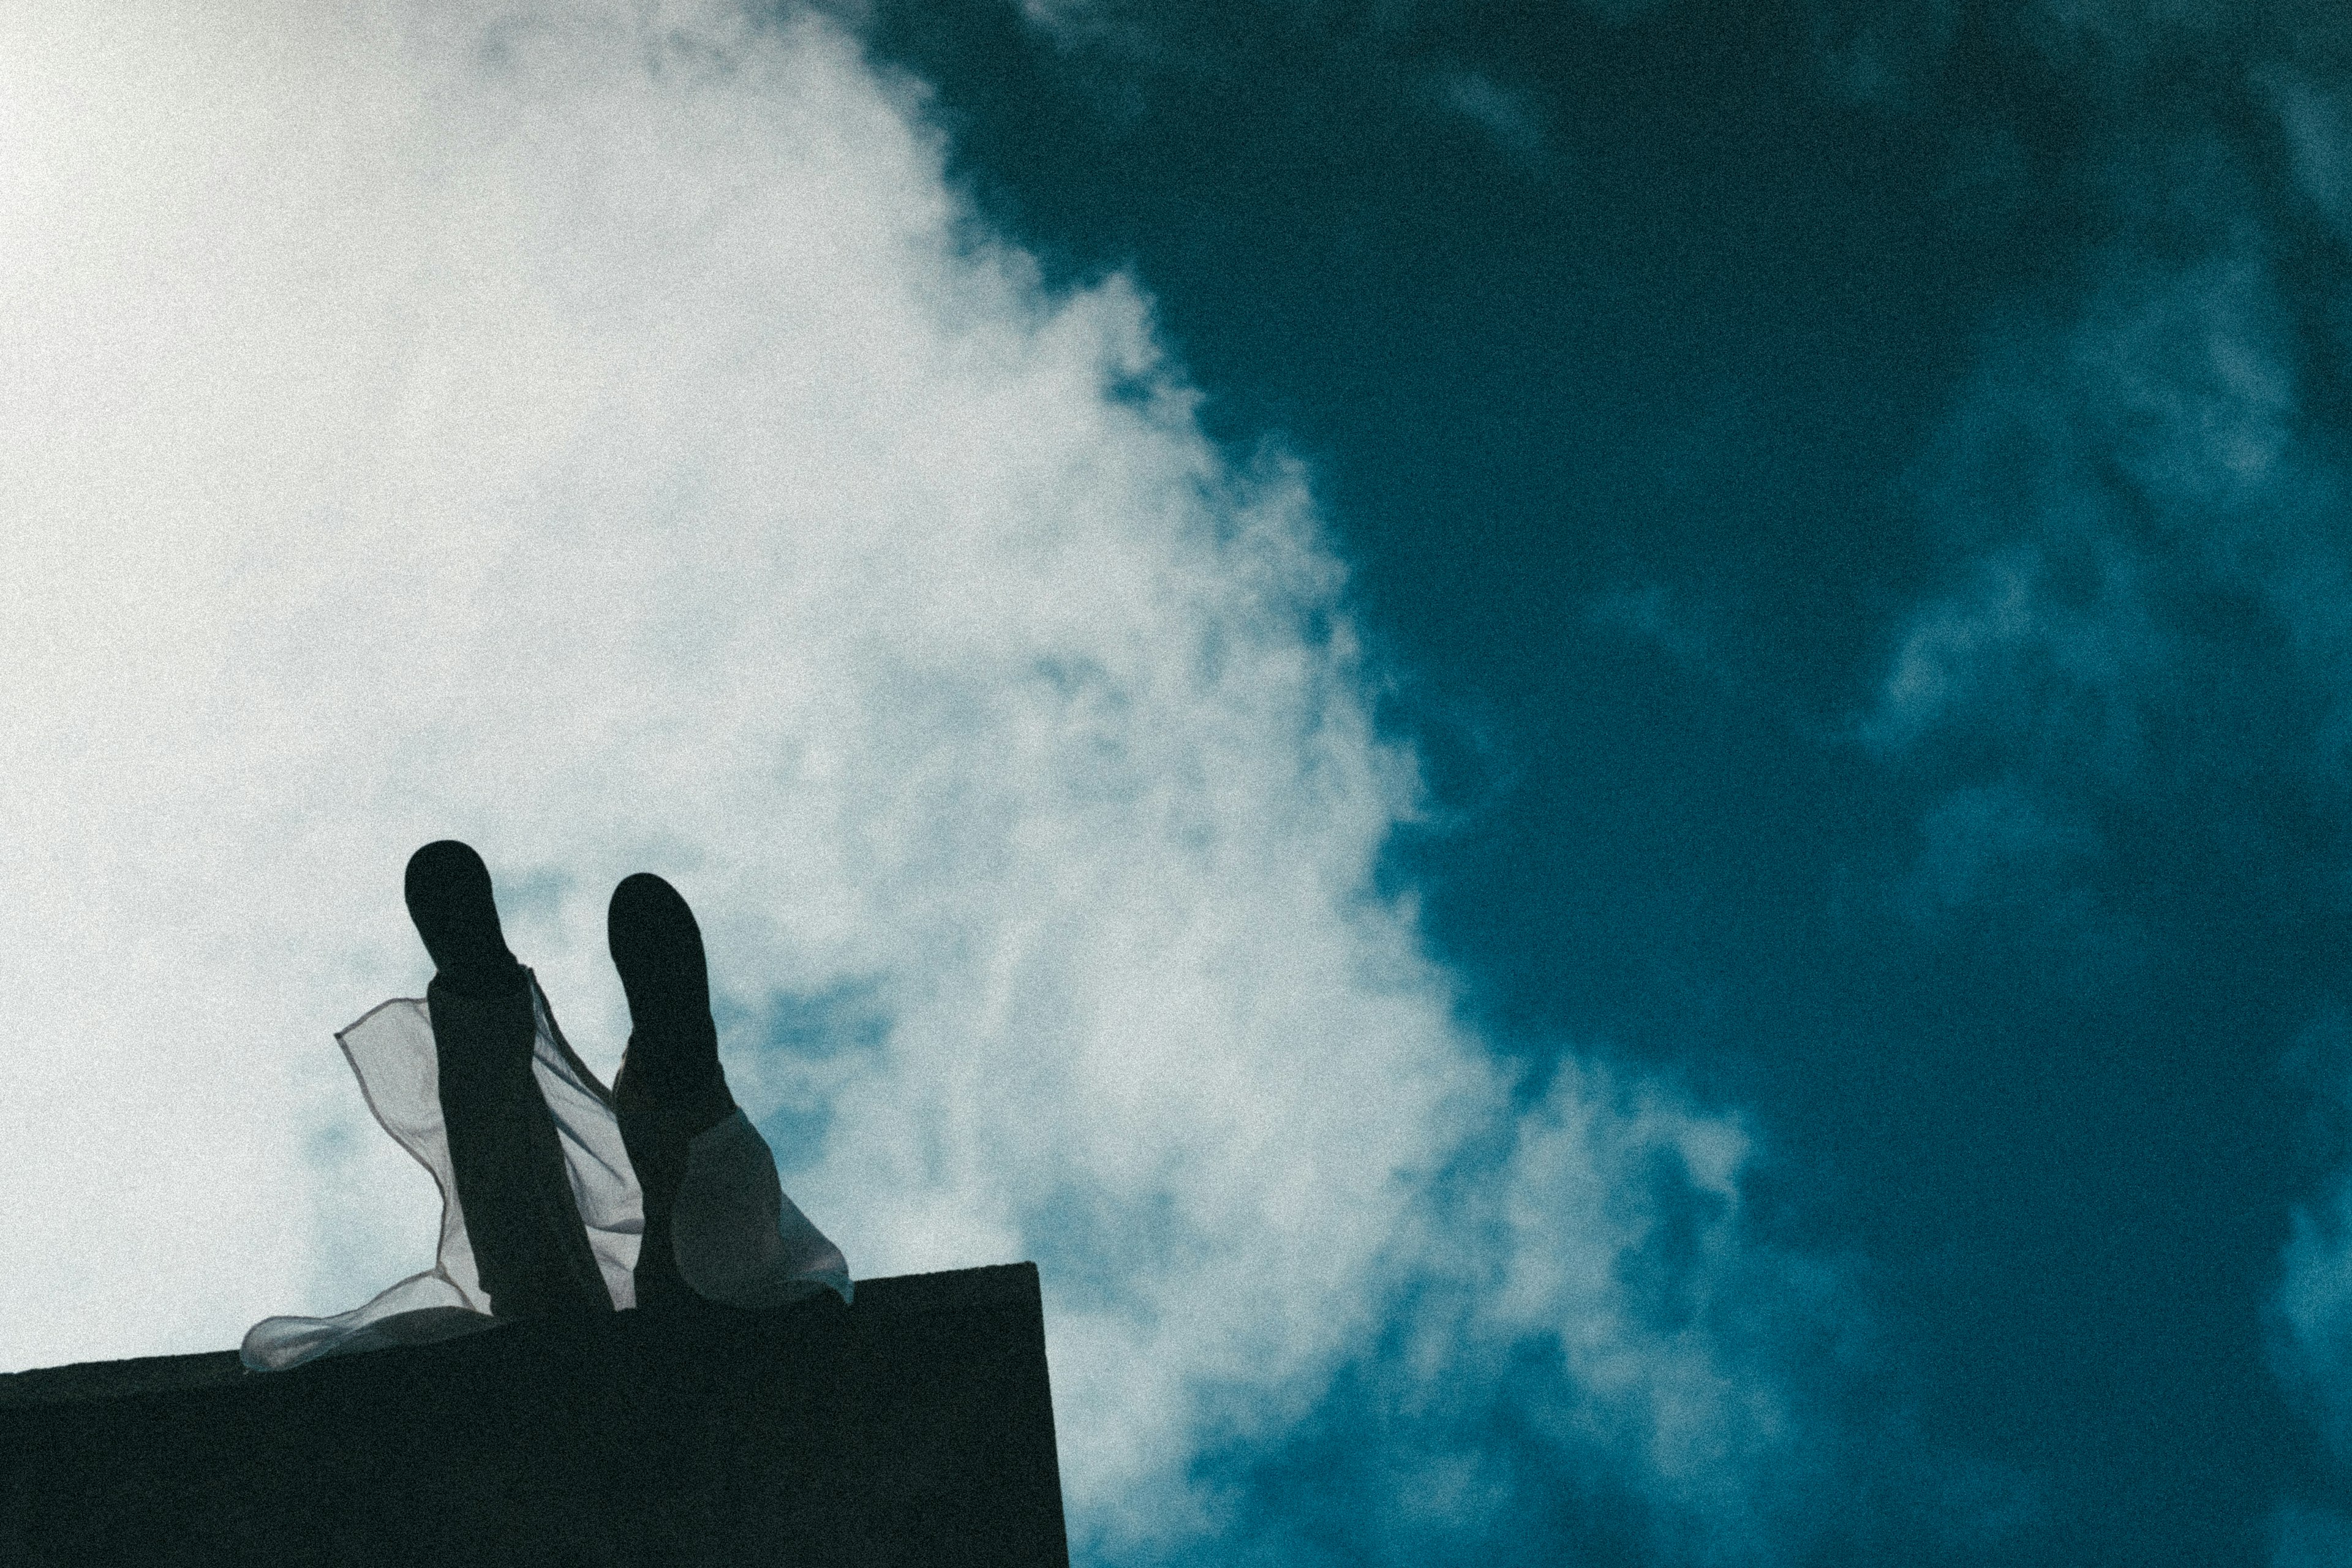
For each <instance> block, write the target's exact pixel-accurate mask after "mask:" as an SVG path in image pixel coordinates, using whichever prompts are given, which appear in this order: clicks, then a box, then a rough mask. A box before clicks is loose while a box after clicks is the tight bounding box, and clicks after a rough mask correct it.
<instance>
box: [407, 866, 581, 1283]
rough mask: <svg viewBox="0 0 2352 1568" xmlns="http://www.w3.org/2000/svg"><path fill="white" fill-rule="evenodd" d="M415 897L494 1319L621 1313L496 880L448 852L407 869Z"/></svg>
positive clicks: (457, 1148)
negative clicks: (535, 1056)
mask: <svg viewBox="0 0 2352 1568" xmlns="http://www.w3.org/2000/svg"><path fill="white" fill-rule="evenodd" d="M406 892H407V898H408V913H409V918H410V919H412V920H414V921H415V922H416V933H417V935H419V936H420V937H422V938H423V939H424V941H425V951H426V952H429V953H431V954H432V955H433V963H434V966H435V968H436V971H437V973H436V974H435V975H434V977H433V984H431V986H430V987H428V988H427V990H426V992H425V1005H426V1006H427V1008H428V1009H429V1010H430V1012H431V1015H432V1020H433V1044H434V1052H435V1056H436V1059H437V1061H438V1064H439V1072H440V1093H441V1116H442V1121H443V1122H444V1124H445V1125H446V1128H447V1131H448V1136H449V1163H450V1164H451V1166H452V1167H453V1168H454V1169H455V1171H456V1173H457V1202H458V1204H459V1205H460V1206H461V1207H462V1208H463V1209H464V1210H465V1214H466V1231H467V1236H468V1237H471V1239H472V1241H473V1244H474V1260H475V1262H476V1264H477V1265H478V1267H479V1268H480V1271H481V1277H482V1288H483V1289H484V1290H485V1291H487V1292H488V1295H489V1298H490V1310H491V1312H492V1313H493V1314H494V1315H495V1316H498V1317H501V1318H523V1317H540V1316H546V1315H550V1314H557V1313H583V1312H610V1311H611V1310H613V1299H612V1297H611V1295H610V1294H609V1293H608V1292H607V1291H606V1289H604V1277H603V1276H602V1275H601V1274H600V1273H599V1272H598V1271H597V1268H596V1258H595V1255H594V1254H593V1252H591V1251H590V1250H589V1247H588V1233H587V1230H586V1229H585V1227H583V1226H582V1225H581V1223H580V1211H579V1208H578V1205H575V1204H574V1203H573V1202H572V1181H571V1177H570V1175H569V1174H568V1173H567V1172H566V1170H565V1167H564V1163H563V1146H562V1142H561V1140H560V1137H559V1135H558V1133H557V1132H556V1130H555V1118H554V1117H553V1116H552V1115H551V1114H550V1112H549V1111H548V1109H547V1101H546V1100H545V1099H544V1098H543V1097H542V1096H541V1094H540V1092H539V1085H538V1083H537V1081H536V1080H535V1079H533V1078H532V1076H531V1065H530V1064H531V1042H532V1039H533V1037H534V1034H535V1029H534V1024H533V1019H532V1016H531V987H530V975H529V974H528V973H526V972H525V971H524V969H523V967H522V965H521V964H520V963H516V962H515V957H514V954H513V953H511V952H509V951H508V950H507V944H506V938H505V936H504V934H503V933H502V932H501V931H499V911H498V904H497V902H496V900H494V898H493V897H492V895H491V890H490V873H489V869H488V868H487V867H485V866H484V865H483V864H482V858H481V857H480V856H478V855H477V854H475V853H474V851H473V850H472V849H470V848H468V847H467V846H465V845H463V844H460V843H458V842H457V840H456V839H454V838H444V839H440V840H438V841H436V842H435V843H432V844H427V845H426V846H425V847H424V848H422V849H419V850H418V851H417V852H416V853H415V855H414V856H412V857H411V858H409V862H408V875H407V881H406Z"/></svg>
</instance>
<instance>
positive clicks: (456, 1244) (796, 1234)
mask: <svg viewBox="0 0 2352 1568" xmlns="http://www.w3.org/2000/svg"><path fill="white" fill-rule="evenodd" d="M530 990H531V1012H532V1016H533V1020H534V1022H535V1023H536V1025H537V1037H536V1038H535V1039H534V1040H533V1041H532V1045H531V1072H532V1076H533V1077H534V1078H535V1079H537V1080H538V1084H539V1090H540V1093H541V1095H542V1096H543V1097H545V1099H546V1100H547V1108H548V1110H549V1111H550V1112H551V1114H552V1115H553V1117H554V1119H555V1126H556V1131H557V1133H558V1134H559V1136H560V1138H561V1140H562V1147H563V1163H564V1167H565V1169H566V1171H567V1173H569V1175H570V1177H571V1180H572V1200H573V1202H574V1204H575V1205H577V1206H578V1208H579V1210H580V1223H581V1225H582V1226H583V1228H585V1230H586V1231H587V1233H588V1246H589V1249H590V1250H591V1251H592V1252H593V1253H594V1255H595V1258H596V1267H597V1269H598V1271H599V1272H600V1273H601V1274H602V1275H603V1276H604V1288H605V1289H606V1290H607V1291H609V1292H610V1293H611V1295H612V1298H613V1305H614V1308H615V1309H618V1310H628V1309H630V1308H632V1307H635V1305H636V1287H635V1268H636V1262H637V1248H638V1245H639V1241H640V1239H641V1237H643V1234H644V1230H645V1205H644V1200H643V1195H642V1194H641V1193H640V1192H639V1190H638V1187H637V1178H636V1173H635V1170H634V1169H633V1168H632V1167H631V1166H630V1163H629V1156H628V1152H627V1151H626V1150H625V1148H624V1147H623V1146H622V1143H621V1124H620V1121H619V1119H618V1118H617V1117H616V1116H615V1115H614V1110H613V1097H612V1094H611V1092H610V1091H609V1090H607V1089H605V1088H604V1085H603V1084H601V1083H599V1082H597V1081H596V1076H595V1074H593V1073H592V1072H590V1071H589V1070H588V1068H587V1066H586V1064H584V1063H583V1062H582V1061H581V1059H580V1058H578V1057H577V1056H575V1055H574V1054H573V1053H572V1047H571V1046H570V1044H569V1043H568V1042H566V1041H565V1040H564V1038H563V1036H562V1032H561V1031H560V1030H558V1029H557V1028H556V1026H555V1020H554V1016H553V1015H552V1014H551V1012H550V1011H549V1009H548V1005H547V998H546V995H545V994H544V993H542V992H541V990H540V988H539V982H538V980H537V978H536V977H533V979H532V981H531V984H530ZM335 1038H336V1039H337V1040H338V1041H339V1042H340V1043H341V1046H342V1047H343V1055H344V1056H345V1057H346V1058H349V1060H350V1062H351V1064H352V1072H353V1073H355V1074H357V1075H358V1078H359V1080H360V1092H361V1093H362V1095H364V1096H365V1097H366V1099H367V1105H368V1110H370V1111H372V1112H373V1113H374V1116H375V1119H376V1121H379V1122H381V1123H382V1124H383V1130H384V1131H387V1132H389V1133H391V1134H392V1136H393V1140H394V1142H397V1143H398V1144H399V1145H400V1146H401V1147H402V1148H404V1149H405V1150H407V1151H408V1152H409V1153H410V1154H412V1155H414V1156H415V1159H416V1162H417V1163H419V1164H421V1165H423V1166H424V1167H425V1170H427V1171H428V1172H430V1173H432V1176H433V1180H434V1184H436V1185H437V1186H438V1187H439V1188H440V1189H441V1240H440V1246H439V1247H438V1248H437V1249H436V1254H435V1258H434V1263H433V1267H432V1268H428V1269H426V1270H425V1272H424V1273H422V1274H413V1275H411V1276H409V1277H408V1278H407V1279H403V1280H402V1281H400V1282H399V1283H398V1284H396V1285H394V1286H392V1287H391V1288H390V1289H386V1290H384V1291H383V1292H381V1293H380V1294H378V1295H377V1296H376V1297H375V1298H374V1299H373V1300H370V1301H368V1302H366V1303H365V1304H364V1305H362V1306H358V1307H354V1308H352V1310H350V1311H348V1312H341V1313H338V1314H336V1315H335V1316H333V1317H331V1318H293V1317H280V1318H264V1319H263V1320H262V1321H260V1322H257V1323H256V1324H254V1325H253V1327H252V1328H251V1329H249V1330H247V1331H246V1336H245V1343H244V1346H243V1347H242V1349H241V1350H240V1352H238V1353H239V1355H240V1358H241V1359H242V1360H243V1361H244V1363H245V1364H246V1365H247V1366H248V1367H250V1368H252V1369H253V1370H255V1371H257V1372H280V1371H283V1370H285V1369H286V1368H288V1367H290V1366H299V1365H300V1364H301V1363H304V1362H306V1361H314V1360H316V1359H317V1358H319V1357H320V1356H323V1355H339V1354H347V1353H350V1352H355V1351H364V1350H377V1349H381V1348H383V1347H384V1346H387V1345H395V1344H416V1343H422V1342H426V1341H431V1340H438V1339H446V1338H449V1337H451V1336H453V1335H456V1334H461V1333H467V1332H471V1331H474V1330H476V1329H484V1328H488V1327H489V1326H490V1324H491V1323H492V1322H493V1321H494V1320H493V1319H492V1318H491V1317H490V1316H489V1297H488V1293H487V1292H485V1291H484V1290H483V1289H482V1282H481V1277H480V1275H479V1273H478V1270H477V1269H476V1268H475V1263H474V1248H473V1243H472V1242H471V1240H470V1239H468V1237H467V1234H466V1213H465V1208H464V1205H461V1204H460V1203H459V1202H458V1201H457V1176H456V1173H455V1172H454V1170H453V1168H452V1167H451V1165H450V1163H449V1140H448V1136H447V1133H446V1131H445V1130H444V1128H443V1126H442V1122H441V1095H440V1089H439V1075H438V1072H437V1060H436V1056H435V1053H434V1046H433V1020H432V1015H431V1013H430V1012H429V1011H428V1010H427V1008H426V1005H425V1003H424V1002H423V1001H422V1000H419V999H416V998H413V997H410V998H402V999H399V1000H395V1001H391V1002H386V1003H384V1004H383V1005H381V1006H378V1007H376V1008H374V1009H373V1010H372V1011H370V1012H369V1013H367V1014H366V1015H365V1016H362V1018H361V1019H360V1020H359V1021H358V1022H357V1023H355V1024H353V1025H352V1026H350V1027H349V1028H346V1029H344V1030H343V1031H341V1033H340V1034H338V1035H337V1036H336V1037H335ZM674 1215H675V1218H674V1220H673V1233H672V1237H671V1248H672V1251H673V1252H674V1253H675V1254H676V1255H677V1268H678V1273H679V1275H680V1276H682V1277H683V1278H684V1279H685V1280H686V1282H687V1283H688V1285H689V1286H691V1287H693V1289H695V1291H696V1292H697V1293H698V1294H699V1295H700V1296H702V1297H703V1298H704V1299H705V1300H711V1301H716V1302H719V1303H720V1304H721V1305H723V1306H730V1307H745V1308H751V1307H775V1306H782V1305H785V1304H787V1303H789V1302H792V1301H795V1300H801V1299H802V1298H803V1297H807V1296H811V1295H814V1294H815V1293H816V1292H817V1291H819V1290H823V1289H832V1290H834V1291H836V1292H838V1293H839V1294H840V1296H841V1299H842V1300H845V1301H846V1300H849V1299H850V1295H851V1290H852V1287H851V1283H850V1279H849V1266H848V1264H847V1263H846V1262H845V1260H844V1258H842V1255H841V1249H840V1248H839V1247H835V1246H834V1244H833V1243H832V1242H830V1241H828V1240H826V1239H825V1237H824V1235H823V1234H822V1233H821V1232H819V1231H818V1229H817V1228H816V1226H814V1225H811V1224H810V1223H809V1221H808V1217H807V1216H806V1215H803V1214H802V1213H801V1211H800V1209H799V1208H798V1207H797V1206H796V1205H794V1204H793V1201H792V1199H790V1198H789V1197H786V1196H785V1195H784V1191H783V1186H782V1184H781V1183H780V1182H779V1181H778V1180H777V1178H776V1162H775V1157H774V1155H773V1154H772V1152H770V1150H769V1148H768V1144H767V1141H766V1140H765V1139H763V1138H761V1136H760V1133H759V1130H758V1129H757V1128H755V1127H753V1126H752V1125H751V1121H750V1120H749V1119H748V1118H747V1117H745V1116H744V1114H743V1113H742V1112H741V1111H740V1110H738V1111H736V1112H735V1113H734V1114H733V1115H731V1116H730V1117H729V1118H728V1119H727V1120H726V1121H721V1122H720V1123H719V1124H718V1125H717V1126H715V1127H712V1128H710V1129H709V1130H708V1131H704V1132H703V1133H701V1134H700V1135H699V1136H698V1137H697V1138H696V1139H695V1140H694V1142H693V1143H692V1145H691V1146H690V1147H689V1149H688V1154H687V1168H686V1175H685V1178H684V1180H683V1181H682V1182H681V1184H680V1185H679V1188H678V1195H677V1208H676V1210H675V1211H674Z"/></svg>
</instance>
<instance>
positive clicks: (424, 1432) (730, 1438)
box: [0, 1263, 1068, 1568]
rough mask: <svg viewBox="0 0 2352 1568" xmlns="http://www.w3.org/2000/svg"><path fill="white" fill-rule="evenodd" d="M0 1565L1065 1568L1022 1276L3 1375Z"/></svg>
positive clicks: (1042, 1381)
mask: <svg viewBox="0 0 2352 1568" xmlns="http://www.w3.org/2000/svg"><path fill="white" fill-rule="evenodd" d="M0 1562H5V1563H11V1564H16V1563H23V1564H43V1565H47V1564H60V1565H62V1564H68V1563H139V1564H163V1563H241V1564H242V1563H268V1564H278V1563H352V1564H362V1563H364V1564H369V1565H374V1564H381V1563H436V1564H455V1563H562V1564H567V1565H568V1564H592V1563H646V1564H654V1563H680V1564H688V1563H729V1564H740V1563H771V1562H773V1563H811V1564H819V1563H822V1564H832V1563H840V1564H849V1563H857V1564H883V1563H906V1564H917V1563H920V1564H935V1563H936V1564H966V1563H969V1564H973V1565H975V1568H977V1565H980V1564H990V1565H995V1564H1003V1565H1005V1568H1013V1565H1015V1564H1018V1565H1021V1568H1045V1565H1052V1568H1065V1565H1066V1563H1067V1562H1068V1549H1067V1546H1066V1539H1065V1536H1064V1533H1063V1523H1062V1500H1061V1482H1060V1472H1059V1468H1058V1466H1057V1463H1056V1459H1055V1447H1054V1426H1053V1406H1052V1403H1051V1400H1050V1396H1049V1394H1048V1389H1047V1383H1046V1372H1045V1326H1044V1318H1043V1314H1042V1310H1041V1307H1040V1302H1039V1298H1038V1288H1037V1270H1036V1268H1035V1266H1034V1265H1033V1264H1026V1263H1023V1264H1015V1265H1011V1266H1007V1267H1003V1268H972V1269H962V1270H959V1271H956V1272H953V1273H947V1274H924V1275H910V1276H907V1277H904V1278H901V1279H872V1280H861V1281H859V1283H858V1286H857V1304H856V1306H855V1307H844V1306H842V1305H841V1303H840V1301H839V1300H837V1299H835V1297H833V1296H832V1295H831V1294H830V1293H827V1294H825V1295H823V1296H820V1297H818V1298H817V1299H816V1300H813V1301H810V1302H807V1303H803V1305H800V1306H797V1307H793V1308H788V1309H785V1310H781V1311H774V1312H737V1311H730V1310H725V1309H721V1308H707V1309H702V1310H695V1311H689V1312H682V1313H677V1314H658V1313H653V1312H623V1313H618V1314H615V1315H614V1316H613V1317H611V1318H606V1319H598V1320H593V1321H588V1322H584V1323H558V1322H550V1321H540V1322H525V1323H512V1324H502V1325H500V1326H499V1327H497V1328H493V1329H490V1330H488V1331H484V1332H481V1333H477V1334H470V1335H467V1336H466V1337H464V1338H460V1339H455V1340H449V1341H446V1342H442V1343H438V1344H428V1345H417V1346H410V1347H404V1348H400V1349H395V1350H385V1351H376V1352H368V1353H365V1354H361V1355H352V1356H341V1357H330V1358H328V1359H326V1360H323V1361H319V1362H314V1363H310V1364H309V1365H307V1366H302V1367H297V1368H296V1369H294V1370H293V1371H291V1372H286V1373H247V1372H246V1371H245V1370H244V1369H243V1368H242V1367H241V1366H239V1365H238V1363H237V1360H236V1352H233V1351H225V1352H214V1353H210V1354H205V1355H187V1356H153V1357H146V1358H142V1359H141V1360H137V1361H124V1362H100V1363H86V1364H83V1365H79V1366H67V1367H50V1368H44V1369H41V1370H38V1371H34V1372H24V1373H14V1374H11V1375H6V1376H0Z"/></svg>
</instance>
